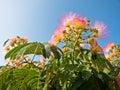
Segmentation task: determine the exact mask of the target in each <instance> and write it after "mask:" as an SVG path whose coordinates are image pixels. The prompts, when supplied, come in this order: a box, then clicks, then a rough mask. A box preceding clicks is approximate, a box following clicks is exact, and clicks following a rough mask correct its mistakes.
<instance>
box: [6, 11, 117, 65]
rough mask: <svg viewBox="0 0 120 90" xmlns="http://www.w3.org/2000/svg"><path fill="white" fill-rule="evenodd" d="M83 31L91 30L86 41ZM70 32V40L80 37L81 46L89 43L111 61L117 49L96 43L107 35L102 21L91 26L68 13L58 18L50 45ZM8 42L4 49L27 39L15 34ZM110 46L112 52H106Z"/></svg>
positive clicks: (59, 40) (60, 40) (62, 39)
mask: <svg viewBox="0 0 120 90" xmlns="http://www.w3.org/2000/svg"><path fill="white" fill-rule="evenodd" d="M83 31H84V32H87V31H89V32H91V33H90V34H89V35H88V37H87V41H85V40H84V38H82V34H84V33H83ZM71 32H72V33H74V34H73V36H71V37H70V38H72V41H73V42H74V43H75V40H74V39H78V38H81V39H80V40H78V41H79V42H82V43H80V45H81V46H82V47H84V45H85V44H87V45H89V48H90V49H91V51H93V52H98V53H101V54H105V56H106V58H107V59H108V60H110V61H112V60H113V57H114V56H115V55H116V52H117V50H116V48H115V45H114V44H113V43H108V45H106V48H105V49H104V50H103V49H102V48H101V47H100V46H99V45H98V43H97V39H98V38H104V37H106V36H107V34H108V31H107V28H106V25H105V24H104V23H102V22H99V21H96V22H95V23H94V24H93V26H90V21H89V20H87V19H86V18H83V17H81V16H79V15H77V14H75V13H69V14H68V15H66V16H65V17H63V18H62V19H61V20H60V24H59V26H58V27H57V28H56V30H55V32H54V33H53V35H52V37H51V39H50V40H49V43H50V45H57V44H58V43H59V42H62V41H63V42H65V41H67V40H69V39H66V38H68V37H69V36H70V35H71ZM79 34H81V36H79ZM8 42H9V44H8V45H7V46H6V47H5V50H6V51H9V50H10V49H11V48H13V47H15V46H18V45H20V44H23V43H27V42H28V40H27V38H21V37H18V36H17V37H14V38H11V39H9V40H8ZM78 48H79V47H78ZM111 48H112V49H113V50H112V52H111V53H109V54H108V53H107V54H106V52H110V49H111ZM67 50H68V48H63V51H67ZM14 61H15V60H14ZM41 63H42V66H44V65H45V59H44V58H42V59H41Z"/></svg>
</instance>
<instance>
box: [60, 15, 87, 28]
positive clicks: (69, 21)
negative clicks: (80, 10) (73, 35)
mask: <svg viewBox="0 0 120 90" xmlns="http://www.w3.org/2000/svg"><path fill="white" fill-rule="evenodd" d="M61 25H62V26H71V27H74V28H78V27H80V28H84V27H86V26H87V21H86V19H85V18H82V17H80V16H79V15H77V14H75V13H69V14H68V15H66V16H65V17H63V18H62V19H61Z"/></svg>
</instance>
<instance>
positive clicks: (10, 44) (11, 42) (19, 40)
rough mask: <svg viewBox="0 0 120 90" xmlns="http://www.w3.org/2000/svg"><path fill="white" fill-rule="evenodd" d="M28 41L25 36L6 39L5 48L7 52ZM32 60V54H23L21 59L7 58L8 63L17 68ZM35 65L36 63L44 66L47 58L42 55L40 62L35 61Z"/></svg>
mask: <svg viewBox="0 0 120 90" xmlns="http://www.w3.org/2000/svg"><path fill="white" fill-rule="evenodd" d="M27 42H28V39H27V38H25V37H19V36H16V37H13V38H10V39H8V40H7V41H6V43H5V48H4V50H5V51H6V52H9V51H10V50H11V49H12V48H14V47H16V46H19V45H22V44H25V43H27ZM31 61H32V59H31V57H30V56H22V57H21V58H20V59H19V60H17V59H15V60H11V59H7V60H6V65H10V66H12V67H16V68H21V67H23V66H25V65H26V64H28V63H31ZM34 65H36V66H38V67H43V66H44V65H45V58H44V57H41V58H40V62H39V63H37V62H35V63H34Z"/></svg>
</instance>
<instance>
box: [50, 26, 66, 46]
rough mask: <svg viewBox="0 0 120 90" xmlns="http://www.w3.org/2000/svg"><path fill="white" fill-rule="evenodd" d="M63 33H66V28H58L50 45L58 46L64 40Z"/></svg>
mask: <svg viewBox="0 0 120 90" xmlns="http://www.w3.org/2000/svg"><path fill="white" fill-rule="evenodd" d="M63 31H64V27H58V28H56V30H55V32H54V33H53V35H52V37H51V39H50V41H49V43H50V45H56V44H58V43H59V42H60V41H61V40H62V38H63Z"/></svg>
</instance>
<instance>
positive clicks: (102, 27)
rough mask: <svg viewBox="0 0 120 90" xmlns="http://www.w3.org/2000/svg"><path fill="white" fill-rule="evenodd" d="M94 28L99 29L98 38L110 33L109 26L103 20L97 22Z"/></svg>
mask: <svg viewBox="0 0 120 90" xmlns="http://www.w3.org/2000/svg"><path fill="white" fill-rule="evenodd" d="M94 28H96V29H97V30H98V38H105V37H106V36H107V35H108V31H107V26H106V25H105V24H104V23H102V22H99V21H97V22H95V24H94Z"/></svg>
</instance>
